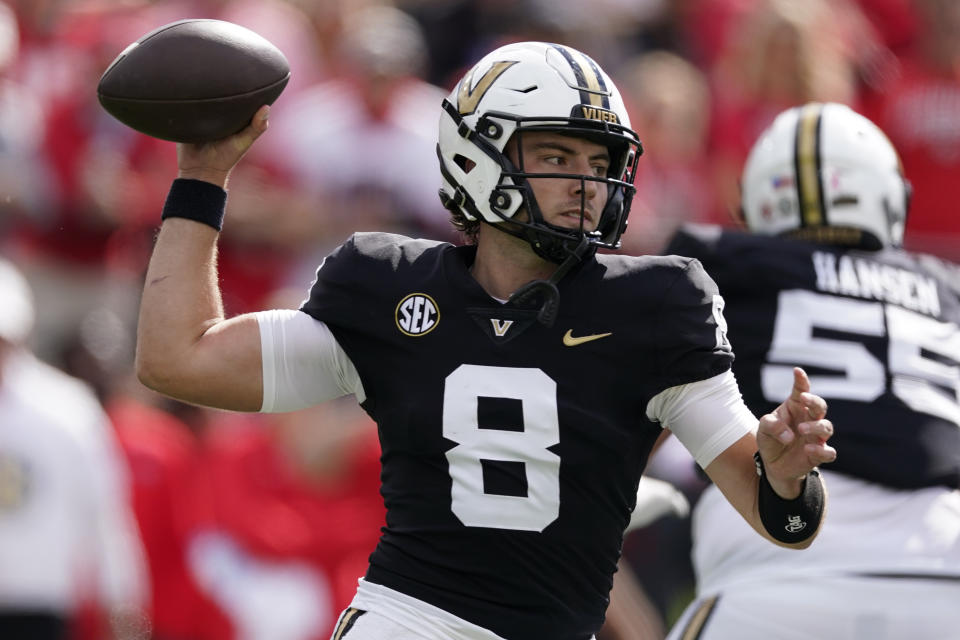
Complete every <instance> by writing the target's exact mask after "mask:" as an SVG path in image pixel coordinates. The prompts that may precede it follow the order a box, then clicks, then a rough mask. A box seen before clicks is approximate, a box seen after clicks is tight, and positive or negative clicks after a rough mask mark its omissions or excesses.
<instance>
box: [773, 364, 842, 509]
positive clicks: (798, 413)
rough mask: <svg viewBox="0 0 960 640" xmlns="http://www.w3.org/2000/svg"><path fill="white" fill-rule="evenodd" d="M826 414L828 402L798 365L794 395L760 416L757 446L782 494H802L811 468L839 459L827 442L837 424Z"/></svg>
mask: <svg viewBox="0 0 960 640" xmlns="http://www.w3.org/2000/svg"><path fill="white" fill-rule="evenodd" d="M826 414H827V403H826V401H825V400H824V399H823V398H821V397H820V396H818V395H815V394H813V393H810V380H809V378H807V374H806V372H805V371H804V370H803V369H801V368H799V367H794V369H793V389H792V390H791V392H790V396H789V397H788V398H787V399H786V400H784V401H783V403H781V404H780V406H779V407H777V408H776V409H774V410H773V412H772V413H768V414H767V415H765V416H763V417H761V418H760V425H759V428H758V430H757V446H758V448H759V450H760V456H761V457H762V458H763V464H764V467H765V468H766V472H767V478H768V479H769V481H770V485H771V486H772V487H773V490H774V491H776V492H777V493H778V494H779V495H780V496H781V497H783V498H787V499H789V498H794V497H796V496H797V495H799V493H800V488H801V486H802V485H801V482H800V480H802V478H803V477H804V476H805V475H806V474H807V472H808V471H810V470H811V469H813V468H814V467H816V466H817V465H820V464H823V463H825V462H832V461H833V460H834V459H836V457H837V452H836V450H835V449H834V448H833V447H831V446H830V445H828V444H827V440H828V439H829V438H830V436H832V435H833V424H832V423H831V422H830V421H829V420H827V419H826V418H825V416H826Z"/></svg>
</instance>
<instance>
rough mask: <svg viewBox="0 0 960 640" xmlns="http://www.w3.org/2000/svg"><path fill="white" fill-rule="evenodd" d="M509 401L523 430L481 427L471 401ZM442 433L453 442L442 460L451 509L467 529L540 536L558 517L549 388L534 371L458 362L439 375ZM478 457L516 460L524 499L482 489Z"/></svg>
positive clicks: (553, 402)
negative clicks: (442, 378) (515, 404)
mask: <svg viewBox="0 0 960 640" xmlns="http://www.w3.org/2000/svg"><path fill="white" fill-rule="evenodd" d="M481 397H489V398H511V399H515V400H519V401H520V403H521V405H522V407H523V430H522V431H504V430H500V429H492V428H481V426H480V424H479V422H478V419H477V408H478V405H479V398H481ZM443 435H444V437H446V438H447V439H449V440H452V441H454V442H456V443H457V446H455V447H453V448H452V449H450V450H449V451H448V452H447V454H446V456H447V464H448V466H449V472H450V478H451V479H452V480H453V488H452V495H451V509H452V510H453V513H454V515H456V516H457V518H459V519H460V521H461V522H462V523H463V524H465V525H466V526H468V527H492V528H497V529H516V530H521V531H543V529H544V528H545V527H546V526H547V525H549V524H550V523H551V522H553V521H554V520H556V519H557V517H558V516H559V514H560V456H558V455H556V454H555V453H553V452H551V451H548V450H547V447H550V446H552V445H554V444H557V443H558V442H560V421H559V418H558V417H557V383H556V382H554V381H553V380H552V379H551V378H550V377H549V376H547V374H545V373H544V372H543V371H541V370H540V369H520V368H513V367H488V366H480V365H471V364H465V365H461V366H459V367H458V368H457V369H456V370H455V371H454V372H453V373H451V374H450V375H449V376H447V379H446V384H445V387H444V392H443ZM481 460H497V461H505V462H522V463H523V465H524V471H525V473H526V479H527V495H526V496H505V495H495V494H489V493H485V492H484V487H483V467H482V463H481Z"/></svg>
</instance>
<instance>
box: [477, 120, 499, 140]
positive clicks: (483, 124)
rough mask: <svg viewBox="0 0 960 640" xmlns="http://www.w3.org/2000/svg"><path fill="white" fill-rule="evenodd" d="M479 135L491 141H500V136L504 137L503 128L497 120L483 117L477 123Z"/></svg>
mask: <svg viewBox="0 0 960 640" xmlns="http://www.w3.org/2000/svg"><path fill="white" fill-rule="evenodd" d="M477 133H479V134H480V135H482V136H484V137H485V138H489V139H491V140H499V139H500V136H502V135H503V126H502V125H501V124H500V123H498V122H496V121H495V120H492V119H491V118H488V117H487V116H483V117H481V118H480V119H479V120H478V121H477Z"/></svg>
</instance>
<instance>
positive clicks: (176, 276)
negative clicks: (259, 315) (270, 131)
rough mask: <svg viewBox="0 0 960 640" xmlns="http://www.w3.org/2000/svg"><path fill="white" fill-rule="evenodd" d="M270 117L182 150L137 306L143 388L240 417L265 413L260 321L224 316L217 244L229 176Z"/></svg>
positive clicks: (260, 113) (260, 117)
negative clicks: (242, 413)
mask: <svg viewBox="0 0 960 640" xmlns="http://www.w3.org/2000/svg"><path fill="white" fill-rule="evenodd" d="M267 113H268V108H267V107H262V108H261V109H260V110H259V111H258V112H257V113H256V115H255V116H254V118H253V121H252V122H251V124H250V125H249V126H248V127H247V128H246V129H244V130H243V131H241V132H239V133H237V134H235V135H233V136H230V137H228V138H225V139H223V140H219V141H216V142H210V143H204V144H183V143H181V144H178V145H177V161H178V165H179V169H180V171H179V176H178V179H177V180H176V181H174V184H173V186H172V187H171V189H170V193H169V195H168V197H167V202H166V204H165V205H164V213H163V218H164V221H163V225H162V227H161V228H160V234H159V236H158V237H157V242H156V246H155V247H154V250H153V255H152V257H151V259H150V265H149V267H148V269H147V275H146V280H145V283H144V290H143V298H142V300H141V303H140V319H139V323H138V327H137V356H136V369H137V375H138V377H139V378H140V380H141V381H142V382H143V383H144V384H145V385H146V386H148V387H150V388H152V389H154V390H155V391H158V392H160V393H163V394H165V395H169V396H172V397H174V398H177V399H179V400H183V401H185V402H191V403H195V404H202V405H207V406H213V407H219V408H223V409H233V410H238V411H256V410H258V409H259V408H260V406H261V402H262V397H263V381H262V369H261V367H262V364H261V353H260V334H259V329H258V325H257V320H256V318H255V317H254V316H252V315H245V316H238V317H236V318H231V319H229V320H227V319H226V318H225V317H224V309H223V303H222V300H221V296H220V289H219V285H218V282H217V277H218V276H217V238H218V235H219V233H218V232H219V229H220V226H221V224H222V220H223V213H224V208H225V205H226V191H225V188H226V185H227V180H228V178H229V175H230V171H231V170H232V169H233V167H234V166H235V165H236V163H237V162H239V160H240V158H242V157H243V155H244V153H246V151H247V149H249V148H250V145H252V144H253V142H254V140H256V139H257V137H259V136H260V134H261V133H263V132H264V131H265V130H266V128H267Z"/></svg>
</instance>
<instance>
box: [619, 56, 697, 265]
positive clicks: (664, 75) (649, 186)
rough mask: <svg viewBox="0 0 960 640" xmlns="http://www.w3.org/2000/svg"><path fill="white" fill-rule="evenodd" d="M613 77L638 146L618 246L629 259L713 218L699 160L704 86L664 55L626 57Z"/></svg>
mask: <svg viewBox="0 0 960 640" xmlns="http://www.w3.org/2000/svg"><path fill="white" fill-rule="evenodd" d="M620 78H622V79H621V81H620V87H621V91H622V92H623V95H624V100H625V101H626V103H627V108H628V109H630V118H631V122H632V123H633V125H634V128H635V129H636V131H638V132H639V133H640V136H641V140H642V141H643V148H644V157H643V162H642V163H641V165H642V166H641V167H640V168H639V169H638V173H637V178H636V185H637V195H636V196H635V197H634V200H633V211H634V213H633V215H632V216H631V219H630V225H629V226H628V227H627V232H626V233H625V234H624V236H623V244H624V249H625V250H626V251H627V252H629V253H632V254H635V255H639V254H643V253H655V252H658V251H659V250H660V248H661V247H662V246H663V244H664V243H665V242H666V240H667V238H669V237H670V236H671V235H672V234H673V232H674V231H675V230H676V229H677V227H678V226H679V225H681V224H682V223H684V222H707V221H714V218H713V217H712V216H713V213H714V211H715V207H714V198H713V194H712V191H711V186H712V185H711V182H710V178H709V176H708V171H707V163H706V158H705V154H706V147H707V133H708V130H709V126H710V89H709V86H708V84H707V79H706V77H705V75H704V74H703V73H702V72H701V71H700V70H699V69H697V68H696V67H695V66H693V65H692V64H691V63H689V62H687V61H686V60H684V59H683V58H681V57H680V56H678V55H676V54H674V53H670V52H668V51H653V52H650V53H645V54H641V55H639V56H637V57H635V58H633V59H632V60H630V61H629V62H628V63H627V64H625V65H624V66H623V67H621V68H620Z"/></svg>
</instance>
